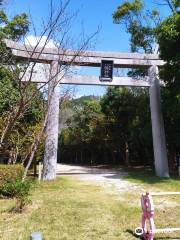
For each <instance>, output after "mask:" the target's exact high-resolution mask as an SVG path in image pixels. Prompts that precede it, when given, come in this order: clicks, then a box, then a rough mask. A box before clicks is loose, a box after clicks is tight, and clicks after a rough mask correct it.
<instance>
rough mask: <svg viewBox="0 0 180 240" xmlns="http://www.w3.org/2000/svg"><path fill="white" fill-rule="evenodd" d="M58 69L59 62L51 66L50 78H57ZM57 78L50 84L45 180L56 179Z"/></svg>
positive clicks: (44, 164) (44, 167)
mask: <svg viewBox="0 0 180 240" xmlns="http://www.w3.org/2000/svg"><path fill="white" fill-rule="evenodd" d="M57 69H58V62H53V63H52V64H51V73H50V77H51V78H52V76H55V75H56V73H57V71H58V70H57ZM56 84H57V78H56V77H54V78H53V79H52V80H51V81H50V82H49V99H48V105H49V106H48V122H47V127H46V134H47V136H46V141H45V153H44V162H43V180H52V179H55V178H56V164H57V148H58V130H59V93H58V89H57V86H56Z"/></svg>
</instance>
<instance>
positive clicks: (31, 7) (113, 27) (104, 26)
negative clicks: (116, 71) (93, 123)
mask: <svg viewBox="0 0 180 240" xmlns="http://www.w3.org/2000/svg"><path fill="white" fill-rule="evenodd" d="M7 1H8V4H7V6H6V10H7V11H8V14H9V16H13V15H15V14H17V13H21V12H27V13H28V14H29V13H30V14H31V16H32V19H33V21H34V23H35V25H36V27H37V28H40V26H41V24H42V18H43V19H45V18H46V17H47V15H48V6H49V5H48V3H49V1H48V0H24V1H22V0H7ZM54 2H56V4H58V2H59V0H54ZM122 2H123V1H122V0H71V2H70V5H69V11H70V12H77V11H78V14H77V17H76V20H75V22H74V24H73V31H74V33H80V32H81V29H82V25H83V27H84V29H85V32H86V33H87V34H90V33H93V32H94V31H96V29H97V28H98V26H100V27H101V30H100V33H99V34H98V36H97V40H96V44H95V46H94V50H99V51H119V52H129V51H130V47H129V40H128V39H129V36H128V35H127V34H126V32H125V29H124V27H123V26H122V25H119V24H113V21H112V13H113V12H114V11H115V10H116V8H117V6H118V5H120V4H121V3H122ZM157 2H159V1H158V0H152V1H151V0H148V1H145V3H146V4H147V5H148V6H152V5H153V6H156V7H158V8H159V7H161V13H162V14H163V15H167V14H168V11H167V8H166V7H162V6H158V5H157V4H156V3H157ZM96 73H98V72H97V70H96ZM76 92H77V94H78V95H89V94H94V95H101V94H103V93H104V92H105V88H104V87H95V86H94V87H93V86H89V87H87V86H86V87H84V86H79V87H78V89H77V90H76Z"/></svg>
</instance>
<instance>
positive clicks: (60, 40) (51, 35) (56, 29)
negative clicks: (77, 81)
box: [0, 0, 98, 179]
mask: <svg viewBox="0 0 180 240" xmlns="http://www.w3.org/2000/svg"><path fill="white" fill-rule="evenodd" d="M69 3H70V0H66V1H59V4H58V6H54V3H53V0H51V1H50V13H49V18H48V20H47V22H46V23H45V22H43V29H42V31H41V33H40V34H37V31H36V27H35V25H34V24H32V26H33V29H34V34H35V37H36V39H37V41H36V44H35V45H33V44H31V42H29V43H28V44H24V45H23V50H24V52H25V53H26V54H27V55H28V57H26V61H25V64H24V63H23V64H22V65H19V64H14V65H9V66H8V67H9V69H10V70H11V71H12V73H13V76H14V81H16V82H17V83H18V91H19V94H20V98H19V99H18V101H17V102H16V103H15V104H14V106H12V108H11V111H10V112H9V114H8V115H7V118H6V125H5V126H4V128H3V129H2V131H1V136H0V147H3V146H4V145H5V144H6V142H7V141H8V139H9V137H10V135H11V133H12V131H13V129H14V127H15V125H16V123H17V121H19V120H20V119H22V118H23V116H24V115H25V113H26V112H27V111H28V109H29V107H30V105H31V102H32V100H33V99H35V98H36V97H37V96H38V94H39V91H41V90H42V89H43V88H45V87H46V86H49V94H48V102H47V112H46V114H45V116H44V118H43V121H42V124H41V128H40V129H39V132H38V133H37V135H36V136H35V137H34V140H33V142H32V144H31V147H30V150H29V152H28V153H27V155H26V156H25V159H24V162H25V161H26V162H27V164H26V168H25V172H24V176H23V179H25V178H26V175H27V172H28V169H29V167H30V165H31V164H32V161H33V159H34V156H35V153H36V151H37V148H38V145H39V143H40V141H41V139H42V136H43V134H44V132H45V128H46V127H47V122H48V121H50V119H49V118H51V119H52V106H51V105H52V102H53V101H54V100H53V98H54V96H55V95H56V101H59V98H58V97H57V93H55V92H56V88H57V85H58V84H59V83H60V82H61V80H62V78H64V77H65V76H66V75H67V74H69V72H70V70H71V66H72V65H73V63H74V61H75V59H76V58H77V57H80V56H82V55H83V54H84V50H86V48H87V47H88V46H89V44H90V43H91V41H92V40H93V39H94V37H95V35H96V34H97V32H98V30H97V31H96V32H94V33H92V34H91V35H90V36H88V37H86V38H85V37H84V34H81V41H80V42H79V41H78V45H79V46H78V48H77V50H76V51H75V54H74V55H73V57H72V58H71V59H70V60H69V63H68V65H64V64H63V59H64V58H65V57H66V55H67V53H68V50H67V48H68V47H69V46H70V45H71V46H72V44H73V38H72V37H71V34H70V33H71V23H72V20H73V19H74V17H75V15H74V14H68V11H67V10H68V6H69ZM44 36H45V38H44ZM82 36H83V38H82ZM43 39H45V41H44V42H43V44H42V40H43ZM50 41H51V42H53V43H54V44H55V49H56V55H57V56H58V59H56V61H55V62H52V63H51V66H50V74H48V76H47V81H46V82H45V83H43V84H41V85H39V86H37V88H36V89H35V90H34V91H29V89H30V87H31V85H32V82H33V77H34V72H35V70H36V67H37V62H40V61H39V59H40V57H41V56H42V55H43V53H44V51H45V50H46V48H47V47H48V44H49V42H50ZM26 42H27V41H26ZM76 42H77V40H76ZM6 43H7V42H6ZM76 47H77V46H76ZM11 57H12V58H13V55H12V56H11ZM47 62H48V61H47ZM48 63H49V62H48ZM6 65H8V63H6ZM46 70H47V68H46ZM49 111H50V112H49ZM55 111H58V110H57V109H55ZM50 148H51V150H47V151H49V152H47V153H46V154H45V155H48V154H51V151H53V148H54V146H51V147H50ZM45 158H46V156H45ZM46 163H47V161H46V160H45V163H44V164H45V170H44V176H46V175H47V172H48V171H50V170H49V168H50V167H51V165H50V163H47V164H46ZM46 165H47V166H46ZM44 178H45V179H46V177H44ZM47 179H48V177H47Z"/></svg>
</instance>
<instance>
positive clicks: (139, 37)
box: [113, 0, 180, 169]
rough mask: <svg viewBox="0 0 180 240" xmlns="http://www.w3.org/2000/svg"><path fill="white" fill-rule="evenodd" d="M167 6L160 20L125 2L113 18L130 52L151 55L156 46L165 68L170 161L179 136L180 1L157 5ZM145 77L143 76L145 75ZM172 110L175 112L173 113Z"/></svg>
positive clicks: (137, 2) (155, 14) (140, 4)
mask: <svg viewBox="0 0 180 240" xmlns="http://www.w3.org/2000/svg"><path fill="white" fill-rule="evenodd" d="M161 4H162V5H167V6H168V7H169V9H170V10H171V15H170V16H169V17H166V18H165V19H164V20H162V17H161V14H160V13H159V11H158V10H156V9H152V10H149V9H146V8H145V4H144V2H143V1H142V0H135V1H133V2H130V1H125V2H124V3H122V4H121V5H120V6H119V7H118V8H117V10H116V11H115V12H114V14H113V19H114V20H115V22H116V23H120V24H125V26H126V30H127V32H128V33H129V34H130V44H131V50H132V51H140V52H142V51H143V52H146V53H152V52H153V49H154V48H155V45H156V44H157V43H158V44H159V51H160V56H161V58H162V59H164V60H165V61H166V64H165V65H164V66H163V67H162V68H161V69H160V76H161V78H162V79H163V80H164V82H165V84H166V87H165V88H162V89H161V92H162V107H163V112H164V121H165V129H166V135H167V146H168V154H169V155H170V159H171V158H172V155H173V156H174V157H173V158H174V160H173V162H174V163H173V164H172V161H171V164H170V167H171V169H173V168H174V167H175V162H176V161H175V158H176V156H177V155H178V152H179V151H178V147H177V145H178V142H179V140H178V139H180V135H179V125H178V123H177V122H178V120H179V111H178V109H179V108H178V104H179V78H180V77H179V76H180V75H179V52H180V51H179V42H180V41H179V40H180V39H179V1H178V0H177V1H176V0H163V1H161V2H160V3H159V5H161ZM130 74H131V75H139V74H140V75H142V74H144V71H142V69H138V71H137V70H136V71H134V70H133V71H131V72H130ZM145 74H146V73H145ZM172 109H173V110H174V111H172Z"/></svg>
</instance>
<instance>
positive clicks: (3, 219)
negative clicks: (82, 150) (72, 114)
mask: <svg viewBox="0 0 180 240" xmlns="http://www.w3.org/2000/svg"><path fill="white" fill-rule="evenodd" d="M143 178H145V180H146V181H145V180H144V179H143ZM126 179H127V180H128V181H130V182H133V183H135V184H137V185H138V186H139V188H138V189H137V190H135V191H132V190H131V191H129V190H128V189H127V191H126V192H122V193H121V192H117V191H116V190H115V189H111V191H107V190H106V189H105V188H103V187H100V186H95V185H93V184H91V183H87V182H84V181H79V180H77V179H75V178H72V177H59V178H58V179H57V180H56V181H51V182H43V183H40V184H38V185H37V187H36V188H35V189H34V190H33V192H32V195H31V200H32V204H31V205H29V206H28V207H27V209H26V210H25V211H24V213H22V214H18V213H13V212H11V211H10V210H11V209H12V207H13V206H14V200H3V199H1V200H0V239H2V240H21V239H22V240H26V239H29V236H30V233H31V232H33V231H41V232H42V233H43V236H44V239H45V240H53V239H56V240H59V239H60V240H85V239H86V240H98V239H103V240H117V239H119V240H131V239H136V238H135V237H134V236H133V234H132V232H133V231H134V229H135V228H136V227H137V226H138V225H139V223H140V216H141V209H140V203H139V202H140V201H139V197H140V196H139V193H140V192H142V191H141V189H143V190H144V189H146V188H148V189H150V190H151V189H152V190H153V191H155V190H157V191H160V190H161V191H169V190H170V191H177V190H179V189H180V181H179V180H176V179H174V180H173V179H170V180H165V179H158V178H157V179H156V180H155V179H154V182H151V180H150V179H151V176H146V177H145V176H140V175H139V177H138V178H135V176H133V174H130V176H129V177H126ZM148 179H149V180H148ZM162 201H166V202H163V205H164V203H166V204H165V209H164V208H162V206H161V207H160V205H162ZM179 202H180V196H179V197H171V199H170V198H168V200H162V199H161V200H160V201H159V202H156V203H158V204H160V205H159V207H158V208H159V210H157V213H156V215H157V225H158V227H162V226H163V227H167V226H171V225H172V226H174V227H180V206H179ZM168 236H171V237H172V236H174V237H178V236H179V234H178V233H176V234H175V235H165V234H164V235H162V234H161V237H164V238H165V237H166V238H167V237H168ZM156 239H159V237H158V236H157V238H156Z"/></svg>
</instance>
